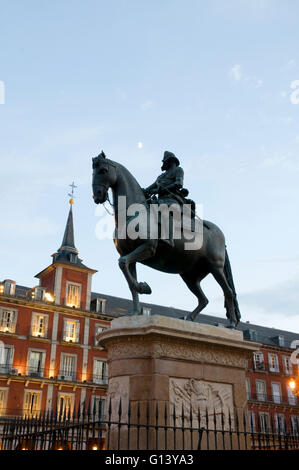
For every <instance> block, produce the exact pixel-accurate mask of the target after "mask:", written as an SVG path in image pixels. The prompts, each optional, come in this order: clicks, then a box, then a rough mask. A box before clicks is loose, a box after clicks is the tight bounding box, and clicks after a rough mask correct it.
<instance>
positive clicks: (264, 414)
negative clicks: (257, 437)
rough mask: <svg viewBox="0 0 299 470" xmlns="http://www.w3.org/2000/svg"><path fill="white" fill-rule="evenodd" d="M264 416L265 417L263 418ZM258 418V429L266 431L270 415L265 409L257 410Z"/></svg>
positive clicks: (268, 428) (268, 427) (268, 426)
mask: <svg viewBox="0 0 299 470" xmlns="http://www.w3.org/2000/svg"><path fill="white" fill-rule="evenodd" d="M264 418H266V419H264ZM258 420H259V429H260V431H261V432H262V433H266V432H268V431H269V430H270V416H269V413H267V411H259V412H258ZM265 424H266V426H265Z"/></svg>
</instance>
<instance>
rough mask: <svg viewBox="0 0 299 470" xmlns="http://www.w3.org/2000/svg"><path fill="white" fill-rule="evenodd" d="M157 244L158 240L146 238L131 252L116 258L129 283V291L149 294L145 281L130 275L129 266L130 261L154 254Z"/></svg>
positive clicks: (135, 261) (142, 259)
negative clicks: (138, 280) (139, 280)
mask: <svg viewBox="0 0 299 470" xmlns="http://www.w3.org/2000/svg"><path fill="white" fill-rule="evenodd" d="M157 245H158V240H147V241H146V242H145V243H142V245H140V246H138V248H136V249H135V250H133V251H132V252H131V253H129V254H127V255H125V256H121V257H120V258H119V260H118V264H119V267H120V269H121V270H122V272H123V273H124V276H125V278H126V280H127V282H128V284H129V288H130V290H131V292H133V291H135V292H139V294H151V292H152V291H151V288H150V286H149V285H148V284H147V283H146V282H137V280H136V279H135V278H134V277H133V276H132V274H131V272H130V269H129V266H130V264H132V263H137V262H140V261H144V260H146V259H148V258H151V257H152V256H154V255H155V253H156V249H157Z"/></svg>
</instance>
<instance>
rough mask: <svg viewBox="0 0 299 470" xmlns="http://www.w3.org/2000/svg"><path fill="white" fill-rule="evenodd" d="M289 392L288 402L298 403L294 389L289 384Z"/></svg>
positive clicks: (291, 403)
mask: <svg viewBox="0 0 299 470" xmlns="http://www.w3.org/2000/svg"><path fill="white" fill-rule="evenodd" d="M287 394H288V402H289V404H290V405H296V403H297V398H296V396H295V395H294V393H293V391H292V389H291V388H290V387H289V386H288V385H287Z"/></svg>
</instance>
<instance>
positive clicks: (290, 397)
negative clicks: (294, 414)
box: [286, 384, 299, 419]
mask: <svg viewBox="0 0 299 470" xmlns="http://www.w3.org/2000/svg"><path fill="white" fill-rule="evenodd" d="M286 387H287V396H288V403H289V405H297V397H296V395H294V393H293V391H292V389H291V387H290V386H289V385H288V384H287V386H286ZM298 419H299V415H298Z"/></svg>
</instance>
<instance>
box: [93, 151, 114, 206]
mask: <svg viewBox="0 0 299 470" xmlns="http://www.w3.org/2000/svg"><path fill="white" fill-rule="evenodd" d="M92 168H93V174H92V190H93V199H94V202H95V203H96V204H102V203H103V202H105V201H106V200H107V198H108V189H109V188H111V186H113V185H114V183H115V181H116V167H115V164H114V163H113V162H111V160H108V159H107V158H106V155H105V154H104V152H103V151H102V152H101V153H100V155H98V156H97V157H95V158H93V159H92Z"/></svg>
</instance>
